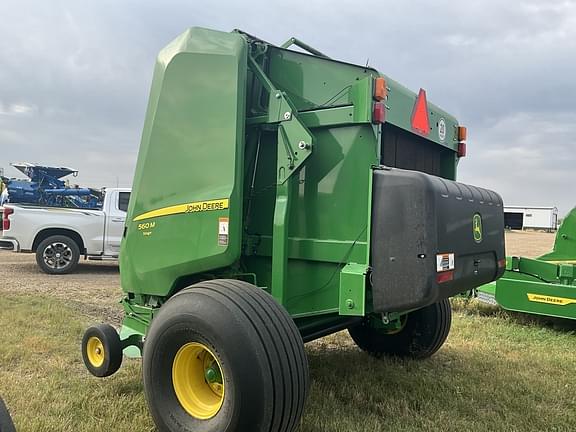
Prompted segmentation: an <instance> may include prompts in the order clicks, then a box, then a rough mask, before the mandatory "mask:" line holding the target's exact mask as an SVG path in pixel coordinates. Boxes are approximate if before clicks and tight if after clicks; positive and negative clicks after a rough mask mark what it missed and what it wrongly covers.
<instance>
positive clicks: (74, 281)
mask: <svg viewBox="0 0 576 432" xmlns="http://www.w3.org/2000/svg"><path fill="white" fill-rule="evenodd" d="M2 292H10V293H19V294H31V295H34V294H42V295H47V296H50V297H55V298H58V299H62V300H66V302H67V304H68V305H69V306H72V307H73V308H74V309H77V310H78V311H79V312H81V313H82V314H84V315H87V316H88V317H90V318H92V319H94V320H96V321H105V322H111V323H112V324H115V325H119V324H120V320H121V318H122V308H121V306H120V305H119V304H118V302H119V301H120V299H121V298H122V291H121V289H120V273H119V271H118V265H117V264H116V263H113V262H98V261H80V264H79V265H78V268H77V271H76V272H75V273H74V274H69V275H47V274H45V273H43V272H42V271H41V270H40V269H39V268H38V266H37V265H36V259H35V256H34V254H17V253H13V252H7V251H0V294H1V293H2Z"/></svg>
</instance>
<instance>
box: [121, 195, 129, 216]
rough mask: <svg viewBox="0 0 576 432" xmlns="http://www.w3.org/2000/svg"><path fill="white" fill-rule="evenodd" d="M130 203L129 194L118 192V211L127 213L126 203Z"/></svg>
mask: <svg viewBox="0 0 576 432" xmlns="http://www.w3.org/2000/svg"><path fill="white" fill-rule="evenodd" d="M129 201H130V192H120V193H119V197H118V209H119V210H122V211H123V212H127V211H128V202H129Z"/></svg>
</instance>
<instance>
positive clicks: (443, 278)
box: [436, 270, 454, 284]
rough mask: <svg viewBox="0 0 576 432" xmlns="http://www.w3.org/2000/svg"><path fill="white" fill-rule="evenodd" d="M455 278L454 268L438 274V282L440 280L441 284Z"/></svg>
mask: <svg viewBox="0 0 576 432" xmlns="http://www.w3.org/2000/svg"><path fill="white" fill-rule="evenodd" d="M453 279H454V270H450V271H444V272H442V273H438V274H437V275H436V282H438V283H439V284H441V283H444V282H450V281H451V280H453Z"/></svg>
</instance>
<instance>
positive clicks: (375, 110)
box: [372, 102, 386, 124]
mask: <svg viewBox="0 0 576 432" xmlns="http://www.w3.org/2000/svg"><path fill="white" fill-rule="evenodd" d="M385 121H386V107H385V106H384V104H383V103H382V102H374V106H373V107H372V123H374V124H381V123H384V122H385Z"/></svg>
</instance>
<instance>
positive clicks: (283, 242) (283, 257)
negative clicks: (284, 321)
mask: <svg viewBox="0 0 576 432" xmlns="http://www.w3.org/2000/svg"><path fill="white" fill-rule="evenodd" d="M290 183H291V182H288V183H283V184H279V185H278V186H277V189H276V206H275V208H274V228H273V232H272V268H273V269H274V271H273V272H272V296H274V298H275V299H276V300H277V301H278V302H279V303H280V304H284V300H285V299H284V295H285V292H286V289H285V287H286V279H287V277H286V276H287V273H286V269H287V267H288V210H289V206H290Z"/></svg>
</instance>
